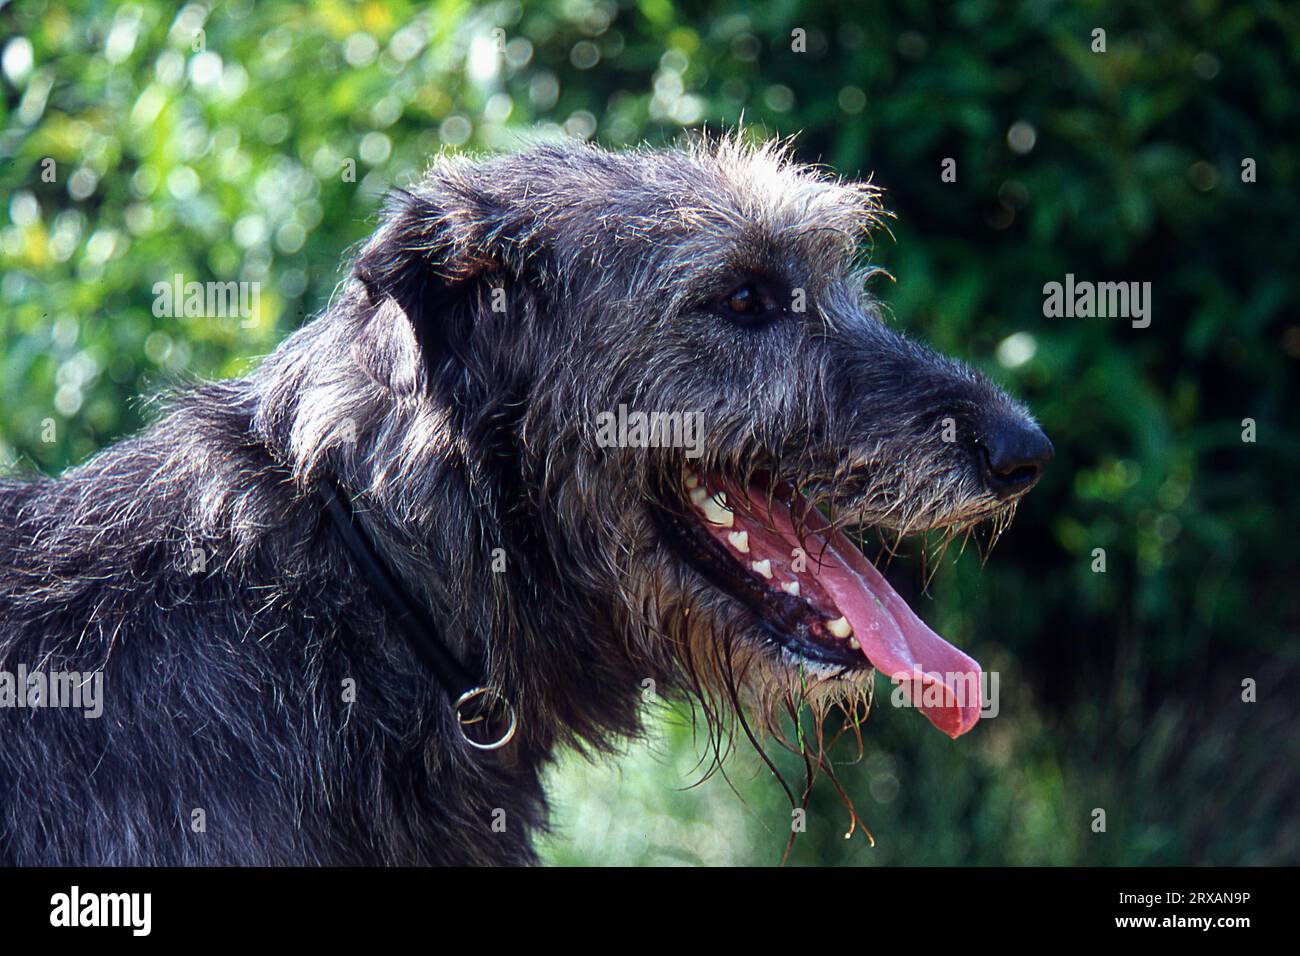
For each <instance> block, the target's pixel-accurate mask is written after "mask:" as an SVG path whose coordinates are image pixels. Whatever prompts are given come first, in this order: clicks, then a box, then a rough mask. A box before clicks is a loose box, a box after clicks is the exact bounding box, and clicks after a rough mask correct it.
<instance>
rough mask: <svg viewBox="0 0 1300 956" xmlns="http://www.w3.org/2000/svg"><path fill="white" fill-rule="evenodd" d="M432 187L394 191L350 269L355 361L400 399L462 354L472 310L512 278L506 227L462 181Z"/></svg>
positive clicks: (416, 390)
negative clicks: (359, 303)
mask: <svg viewBox="0 0 1300 956" xmlns="http://www.w3.org/2000/svg"><path fill="white" fill-rule="evenodd" d="M458 171H463V170H458ZM438 187H440V188H433V189H430V191H429V192H427V193H412V192H407V191H404V190H396V191H394V192H393V193H392V194H391V195H390V197H389V201H388V209H387V212H386V214H385V216H384V222H383V225H382V226H381V227H380V228H379V229H378V230H377V231H376V233H375V235H374V236H372V237H371V239H370V241H369V242H368V243H367V244H366V246H365V248H364V249H363V250H362V252H361V254H360V256H359V257H358V259H357V261H356V264H355V266H354V267H353V277H354V278H355V279H356V280H357V281H358V282H359V283H360V284H361V285H362V286H363V287H364V290H365V292H364V294H365V298H366V300H367V301H366V304H365V305H364V306H363V310H364V313H365V314H364V315H363V323H364V324H363V326H362V328H361V329H360V330H359V332H358V334H357V337H356V340H355V344H354V349H353V352H354V355H355V356H356V358H357V360H358V362H360V363H361V365H362V367H363V368H365V369H366V371H367V373H368V374H370V376H371V377H372V378H373V379H374V380H375V381H377V382H379V383H380V384H382V385H384V386H385V387H387V388H389V389H391V390H392V391H394V392H396V393H398V394H400V395H411V394H415V393H416V392H418V391H420V390H422V389H424V388H425V387H427V383H428V375H429V370H430V368H432V367H434V366H435V365H436V363H437V362H438V360H439V359H441V358H444V357H449V356H453V355H457V354H461V353H462V350H463V348H464V345H465V343H466V342H467V341H468V340H469V336H470V334H471V332H472V328H473V315H474V309H475V307H476V306H481V305H482V304H483V303H484V302H485V301H490V300H491V299H492V293H493V289H494V288H499V287H500V286H501V285H502V284H503V283H504V282H505V281H506V280H507V277H508V276H509V275H511V274H513V273H514V272H515V271H516V270H515V269H513V268H511V265H510V263H509V262H508V261H507V259H510V260H514V261H515V262H516V263H517V262H518V261H519V260H518V257H516V256H513V255H509V253H508V252H507V251H506V250H507V249H509V248H510V246H511V243H510V241H509V239H508V237H507V230H506V229H505V228H504V226H505V223H503V222H500V221H497V222H493V221H492V216H491V215H490V214H488V213H487V210H486V208H485V207H490V205H491V204H488V203H486V201H485V200H484V199H483V197H481V196H476V195H474V194H473V193H472V191H471V190H470V189H469V188H468V186H467V184H466V182H465V180H464V179H463V178H462V179H458V180H456V187H457V188H450V183H449V182H448V181H447V180H443V181H441V182H440V183H439V184H438ZM495 211H496V212H498V213H500V212H501V210H500V209H499V208H497V209H496V210H495Z"/></svg>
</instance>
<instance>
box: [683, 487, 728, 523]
mask: <svg viewBox="0 0 1300 956" xmlns="http://www.w3.org/2000/svg"><path fill="white" fill-rule="evenodd" d="M692 494H694V492H692ZM701 508H702V509H703V511H704V517H705V518H706V519H708V521H709V523H710V524H716V525H721V526H722V527H724V528H730V527H731V526H732V525H733V524H735V523H736V516H735V515H733V514H732V513H731V511H730V510H728V508H727V496H726V495H724V494H723V493H722V492H721V491H719V492H718V493H717V494H716V495H714V496H713V497H712V498H710V499H709V500H708V501H706V502H704V504H703V505H701Z"/></svg>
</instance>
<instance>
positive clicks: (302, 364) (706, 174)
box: [0, 141, 1051, 864]
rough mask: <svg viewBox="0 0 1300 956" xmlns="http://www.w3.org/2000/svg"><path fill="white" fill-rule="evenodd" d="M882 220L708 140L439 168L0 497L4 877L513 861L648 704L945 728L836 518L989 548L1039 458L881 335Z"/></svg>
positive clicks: (939, 701) (901, 611)
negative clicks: (548, 800)
mask: <svg viewBox="0 0 1300 956" xmlns="http://www.w3.org/2000/svg"><path fill="white" fill-rule="evenodd" d="M880 214H881V213H880V208H879V206H878V203H877V197H876V194H875V192H874V190H873V189H871V188H870V187H867V186H862V185H846V184H843V183H840V182H837V181H835V180H833V179H832V178H830V177H828V176H827V175H825V174H824V173H822V172H820V171H817V170H814V169H812V168H809V167H804V166H800V165H797V164H795V163H793V162H792V161H791V160H790V159H789V157H788V156H787V155H786V154H785V153H784V152H783V151H782V150H780V149H777V148H774V147H761V148H748V147H745V146H742V145H740V144H739V143H738V142H736V141H725V142H723V143H721V144H713V145H700V146H696V147H694V148H691V149H686V150H666V151H649V150H644V151H636V152H627V153H609V152H604V151H601V150H599V149H596V148H592V147H588V146H577V145H575V146H564V147H546V148H539V149H535V150H533V151H530V152H526V153H523V154H520V155H515V156H509V157H504V158H494V159H488V160H484V161H471V160H469V159H463V158H445V159H440V160H438V161H437V162H436V163H435V164H434V165H433V167H432V168H431V170H430V172H429V173H428V174H427V176H426V177H425V178H424V179H423V180H422V182H421V183H420V184H419V185H418V186H417V187H416V188H414V189H412V190H410V191H406V192H399V193H398V194H397V195H396V196H395V197H394V198H393V200H392V202H391V206H390V208H389V210H388V212H387V214H386V215H385V218H384V220H383V223H382V225H381V226H380V228H379V229H378V231H377V232H376V233H375V235H374V236H373V237H372V238H371V239H370V240H369V242H368V243H367V244H366V245H365V246H364V248H363V249H362V250H361V252H360V254H359V256H358V257H357V259H356V261H355V263H354V265H353V267H352V270H351V273H350V278H349V279H348V281H347V282H346V283H345V284H344V285H343V286H342V287H341V288H340V291H339V293H338V294H337V296H336V301H335V302H334V303H333V304H332V305H331V307H330V308H329V309H328V310H327V311H326V313H325V314H324V315H322V316H320V317H319V318H317V319H315V320H314V321H312V322H310V323H308V324H307V325H306V326H304V327H303V328H302V329H300V330H298V331H297V332H295V333H294V334H293V335H292V336H290V337H289V338H288V339H287V340H286V341H285V342H284V343H283V344H282V345H281V346H280V347H279V348H278V349H277V350H276V351H275V352H274V353H273V354H272V355H270V356H269V357H268V358H267V359H266V360H265V361H264V362H263V363H262V364H261V366H260V367H259V368H258V369H257V370H256V371H255V372H253V373H252V374H251V375H249V376H247V377H246V378H241V379H235V380H232V381H222V382H216V383H213V384H210V385H206V386H203V387H199V388H196V389H193V390H190V391H187V392H185V393H184V394H181V395H178V396H176V397H175V398H174V399H173V400H172V402H171V404H170V406H169V408H168V410H167V411H166V413H165V414H164V415H163V416H162V417H161V419H160V420H159V421H158V422H157V423H156V424H155V425H153V426H152V427H151V428H149V429H148V430H147V431H145V432H144V433H143V434H141V435H139V436H138V437H135V438H131V439H128V440H126V441H123V442H121V443H120V444H117V445H115V446H113V447H110V448H108V449H106V450H105V451H103V452H101V453H100V454H99V455H97V456H96V457H94V458H93V459H91V460H90V461H89V462H87V463H85V464H83V465H81V466H79V467H77V468H74V469H72V470H70V471H69V472H68V473H66V474H65V475H63V476H62V477H61V478H59V479H57V480H54V479H22V480H18V479H7V480H5V481H3V483H0V670H2V671H3V672H4V675H8V678H9V679H8V681H5V680H0V737H2V738H3V740H4V746H3V747H0V862H2V863H5V864H268V863H269V864H427V863H460V864H464V863H527V862H532V861H533V860H534V859H535V855H534V851H533V849H532V846H531V837H532V835H534V834H535V833H536V832H537V831H538V830H539V828H542V827H544V826H545V813H546V807H545V800H544V797H543V793H542V788H541V786H540V783H539V775H540V774H541V772H542V770H543V769H544V767H545V766H546V764H547V763H548V762H549V761H550V760H551V759H552V758H553V757H554V755H555V754H556V752H557V750H558V749H559V748H562V747H566V746H583V747H587V748H596V749H601V748H604V747H607V746H609V745H610V744H611V743H613V742H615V741H617V740H618V739H619V738H620V737H623V736H624V735H629V734H634V733H636V732H637V729H638V714H639V711H640V709H641V707H642V704H643V701H644V699H645V696H646V688H648V687H653V688H655V690H656V691H657V692H658V693H659V694H662V695H665V696H667V697H669V698H674V697H678V696H683V697H686V696H689V697H691V698H693V699H694V700H695V701H696V704H697V706H698V707H699V708H700V712H701V713H703V714H704V716H705V717H706V719H707V722H708V726H709V727H710V728H711V730H712V731H713V733H714V736H715V742H716V743H717V744H718V745H719V750H720V751H721V750H725V749H726V747H725V743H726V742H727V741H729V740H730V738H731V735H732V734H734V733H736V728H737V727H739V728H740V729H741V730H742V731H743V732H744V733H745V734H749V735H750V736H751V737H752V739H754V740H755V741H756V742H757V741H758V739H759V738H760V737H761V736H762V735H763V733H764V731H765V729H766V730H769V731H774V732H776V733H777V734H778V735H779V734H780V733H781V731H780V726H781V725H780V720H779V719H778V718H779V717H780V715H781V713H782V712H783V710H788V709H790V708H791V707H798V706H801V705H803V704H811V705H812V706H813V707H814V708H817V709H818V713H819V714H820V713H821V712H822V711H823V710H825V709H826V708H828V707H831V706H834V705H837V704H838V705H841V706H843V707H845V709H846V711H847V712H848V713H850V715H857V714H858V713H859V706H858V705H861V704H862V703H864V702H866V701H867V700H868V699H869V688H870V682H869V678H870V676H871V675H872V673H873V666H874V667H875V668H877V669H880V670H882V671H884V672H885V673H886V674H887V675H889V676H892V677H894V678H895V679H896V680H899V681H904V682H910V684H909V685H908V693H909V694H911V695H913V697H912V699H913V700H914V701H915V703H916V706H917V707H918V709H919V710H920V711H921V712H922V713H923V714H924V715H925V716H926V717H928V718H929V719H930V720H931V721H932V722H933V723H934V724H935V725H936V726H937V727H938V728H939V729H940V730H942V731H944V732H946V733H949V734H951V735H953V736H956V735H957V734H960V733H963V732H964V731H966V730H968V729H969V728H970V726H971V724H973V723H974V721H975V719H976V718H977V717H978V709H979V704H980V702H979V699H978V696H976V697H975V698H974V699H972V698H971V697H970V696H969V695H968V694H967V693H965V692H966V691H967V690H968V688H967V687H966V686H965V685H964V684H963V681H965V680H966V679H970V678H978V675H979V670H978V665H976V664H975V663H974V661H972V660H971V659H970V658H968V657H966V656H965V655H964V654H962V653H961V652H960V651H957V650H956V649H955V648H953V647H951V645H948V644H947V643H946V642H944V641H943V640H942V639H941V638H939V637H938V635H935V634H934V633H933V632H932V631H930V630H929V629H928V628H926V627H925V625H924V624H922V623H921V622H920V621H919V619H917V618H916V616H915V615H914V614H912V612H911V611H910V610H909V609H908V608H907V606H906V604H904V603H903V601H902V599H901V598H899V597H898V595H897V594H896V593H894V592H893V590H892V589H890V587H889V585H888V584H886V583H885V582H884V579H883V578H882V577H881V576H880V575H879V573H878V572H876V571H875V569H874V568H873V567H872V566H871V564H870V563H869V562H868V561H867V560H866V559H865V558H864V557H863V556H862V554H861V553H860V552H859V551H858V549H857V548H856V547H854V546H853V545H852V544H851V543H850V542H849V539H848V538H847V536H846V535H845V533H844V529H846V528H849V527H863V528H875V529H885V530H887V531H889V532H892V533H897V534H899V535H903V534H908V533H912V532H917V531H921V530H925V529H934V528H940V529H945V530H946V531H948V532H955V531H960V530H964V529H967V528H969V527H971V526H972V525H973V524H975V523H977V522H980V521H984V520H986V519H991V520H993V521H995V522H997V521H1000V520H1002V519H1004V518H1005V517H1006V516H1007V514H1008V513H1009V511H1010V509H1011V508H1012V507H1013V506H1014V503H1015V501H1016V500H1017V498H1018V496H1019V495H1020V494H1022V493H1023V492H1024V491H1025V490H1027V489H1028V488H1029V487H1030V486H1031V485H1032V484H1033V483H1034V481H1035V480H1036V478H1037V475H1038V473H1039V470H1040V468H1041V466H1042V465H1043V464H1044V463H1045V461H1046V460H1047V458H1048V457H1049V456H1050V453H1051V446H1050V444H1049V443H1048V442H1047V440H1046V438H1045V437H1044V436H1043V434H1042V432H1041V431H1039V429H1038V428H1037V426H1035V425H1034V424H1033V422H1032V420H1031V419H1030V418H1029V416H1028V415H1027V414H1026V412H1025V411H1024V410H1023V409H1022V408H1021V407H1020V406H1018V405H1017V404H1016V403H1015V402H1013V401H1012V400H1011V399H1009V398H1008V397H1007V396H1006V395H1005V394H1004V393H1003V392H1001V391H1000V390H998V389H997V388H996V387H994V386H993V385H992V384H990V383H989V382H988V381H986V380H985V379H983V378H982V377H980V376H979V375H978V374H976V373H974V372H973V371H971V370H970V369H968V368H966V367H965V366H963V365H961V364H959V363H957V362H955V361H953V360H951V359H948V358H944V357H941V356H939V355H936V354H935V353H934V352H932V351H930V350H928V349H926V348H924V347H922V346H920V345H917V344H915V343H913V342H911V341H908V340H907V339H905V338H903V337H902V336H900V335H899V334H897V333H896V332H894V331H892V330H891V329H890V328H889V327H888V325H887V324H886V323H885V322H884V321H882V319H881V318H880V316H879V310H878V307H877V306H876V305H875V304H874V303H873V302H872V301H871V300H870V299H869V298H868V297H867V296H866V294H865V292H864V289H863V282H864V279H865V277H866V273H867V271H868V270H866V269H865V268H864V267H863V266H861V265H860V263H859V261H858V258H857V250H858V247H859V245H860V240H861V238H862V234H863V232H864V230H866V229H869V228H870V227H871V226H872V225H873V223H875V222H876V221H877V219H878V217H879V216H880ZM615 422H616V423H617V425H616V427H611V423H615ZM688 425H689V426H691V427H690V428H688V427H686V426H688ZM331 499H332V500H334V501H335V502H336V503H341V506H342V509H341V511H340V509H339V508H338V507H332V506H330V505H328V504H327V503H326V502H327V501H329V500H331ZM341 513H342V514H345V515H348V516H350V517H344V518H340V517H339V514H341ZM349 521H351V522H352V524H349ZM349 527H351V528H352V529H353V530H354V532H355V534H354V535H353V537H354V538H359V539H360V540H361V541H362V542H363V544H364V545H365V546H367V547H368V548H369V549H370V553H371V555H372V556H373V557H374V563H375V564H376V565H378V567H379V570H378V571H376V570H375V568H373V567H371V566H370V565H369V564H368V563H367V559H366V558H365V554H364V553H363V552H362V551H359V550H358V547H357V546H356V545H355V543H354V542H353V541H351V540H350V539H349V532H348V528H349ZM386 580H387V581H388V582H389V583H393V584H395V588H396V591H397V592H400V593H398V594H396V595H395V594H394V593H392V592H390V591H388V590H386V589H385V588H386V584H385V581H386ZM412 609H414V610H412ZM413 622H416V624H418V626H415V624H413ZM421 640H427V641H428V642H429V643H430V644H432V645H433V646H434V647H435V648H443V649H445V652H446V655H448V656H450V657H453V658H454V660H453V661H452V663H451V664H447V663H446V659H445V658H444V659H443V662H442V663H441V664H440V663H439V662H438V660H437V659H434V660H433V661H432V663H431V662H430V657H429V655H428V653H427V648H424V649H422V648H421V647H420V646H419V643H420V641H421ZM457 667H459V668H460V669H461V670H463V671H464V672H467V673H468V674H470V675H473V677H474V678H475V681H476V682H478V683H481V684H482V685H483V686H485V687H490V688H492V694H491V695H486V696H485V697H484V701H493V700H494V701H497V703H496V705H495V706H493V707H485V708H484V710H483V711H482V712H481V713H477V717H478V718H480V724H481V726H478V727H474V726H473V720H474V718H473V717H471V718H470V723H469V724H468V725H467V724H463V723H462V720H464V719H465V718H466V714H465V713H461V715H460V718H458V716H457V711H456V710H455V709H454V707H453V700H452V699H450V698H449V693H448V692H447V690H445V689H444V686H443V685H444V684H447V685H449V686H450V689H451V690H453V691H454V690H455V679H454V676H453V678H452V679H450V680H449V679H448V677H447V673H446V671H447V669H448V668H450V669H451V670H452V671H453V675H454V672H455V671H456V669H457ZM431 671H433V673H431ZM69 674H71V675H73V677H72V681H73V684H72V685H69V684H68V676H67V675H69ZM18 675H25V676H23V677H21V678H20V677H19V676H18ZM60 680H62V681H63V683H62V684H60V683H59V682H60ZM92 680H94V681H102V684H101V685H98V686H101V687H102V699H101V700H99V701H98V702H97V703H96V708H98V709H100V711H101V712H100V713H99V715H98V716H95V715H94V714H93V713H91V711H90V710H89V709H88V708H84V707H83V708H81V709H78V708H76V707H72V706H54V705H55V704H59V703H64V704H66V703H68V701H66V700H61V699H58V698H60V695H62V696H66V695H67V694H68V693H72V692H74V691H77V690H80V689H85V688H87V687H90V686H95V685H92V683H91V682H92ZM648 682H653V683H648ZM6 688H8V693H7V694H6ZM33 688H36V689H35V690H34V689H33ZM469 713H471V714H475V713H476V712H474V711H472V710H470V711H469ZM511 713H513V715H515V716H516V717H517V730H516V731H515V732H514V734H513V736H512V737H511V739H509V740H508V741H507V742H505V743H504V745H503V746H501V747H499V748H498V749H494V750H485V749H480V748H481V746H482V744H483V743H484V742H485V741H486V740H487V739H489V738H492V739H498V740H499V739H500V738H503V737H505V736H507V730H508V728H507V730H503V729H501V728H502V727H503V726H504V725H505V724H506V722H507V720H508V718H509V716H510V715H511ZM476 734H477V735H479V736H478V738H477V739H476V737H475V735H476ZM484 735H486V736H484ZM475 743H477V744H479V746H475V745H474V744H475Z"/></svg>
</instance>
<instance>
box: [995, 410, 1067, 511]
mask: <svg viewBox="0 0 1300 956" xmlns="http://www.w3.org/2000/svg"><path fill="white" fill-rule="evenodd" d="M978 444H979V455H980V462H981V464H982V465H983V467H984V480H985V481H986V482H987V483H988V486H989V489H990V490H991V491H992V492H993V493H994V494H995V495H997V496H998V497H999V498H1010V497H1011V496H1012V495H1016V494H1021V493H1022V492H1026V491H1028V490H1029V489H1030V488H1032V487H1033V486H1034V483H1035V482H1037V481H1038V478H1039V476H1040V475H1042V473H1043V469H1044V468H1045V467H1046V466H1047V463H1048V462H1049V461H1051V460H1052V455H1053V454H1055V452H1056V450H1055V449H1054V448H1053V447H1052V443H1051V442H1050V441H1048V439H1047V436H1046V435H1044V434H1043V430H1042V429H1041V428H1039V427H1038V426H1037V425H1035V424H1034V423H1033V422H1027V421H1024V420H1022V419H1014V418H1002V419H999V420H997V421H995V422H992V423H990V425H989V426H988V427H987V428H986V429H985V431H984V435H983V437H981V438H980V440H979V443H978Z"/></svg>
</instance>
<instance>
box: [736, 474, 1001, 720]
mask: <svg viewBox="0 0 1300 956" xmlns="http://www.w3.org/2000/svg"><path fill="white" fill-rule="evenodd" d="M750 501H751V503H752V506H753V508H754V510H755V513H756V514H760V515H761V514H764V513H765V512H766V511H767V501H766V500H765V496H761V495H759V494H756V493H755V492H753V491H751V492H750ZM796 507H798V505H796ZM802 510H803V523H804V527H805V529H806V531H808V532H809V534H808V535H807V537H806V542H807V553H808V572H807V573H810V574H815V575H816V577H817V580H818V582H819V583H820V584H821V585H822V587H823V588H825V589H826V592H827V594H829V595H830V597H831V599H832V600H833V601H834V602H835V604H836V605H837V606H838V607H839V609H840V611H841V613H843V615H844V616H845V617H846V618H848V621H849V624H850V625H852V627H853V636H854V637H856V638H857V640H858V643H859V644H860V645H861V647H862V653H863V654H865V655H866V657H867V659H868V660H869V661H871V664H872V666H873V667H875V668H876V670H878V671H881V672H882V673H884V674H885V675H886V676H887V677H889V678H890V679H891V680H893V681H894V683H895V684H897V685H899V686H901V687H902V688H903V690H904V693H906V695H907V697H908V699H909V700H910V701H911V702H912V704H913V705H914V706H916V707H917V708H918V709H919V710H920V711H921V712H922V713H923V714H925V716H926V717H927V718H929V720H930V723H932V724H934V725H935V726H936V727H938V728H939V729H940V730H942V731H943V732H944V733H945V734H947V735H948V736H949V737H953V738H957V737H960V736H961V735H962V734H964V733H966V731H968V730H970V729H971V728H972V727H974V726H975V722H976V721H978V720H979V718H980V709H981V707H982V706H983V704H982V699H981V693H982V688H981V681H980V676H981V675H980V666H979V664H978V663H976V661H974V660H973V659H972V658H970V657H968V656H967V655H965V654H963V653H962V652H961V651H959V650H958V649H957V648H955V647H953V646H952V645H951V644H949V643H948V642H947V641H945V640H944V639H943V638H942V637H940V636H939V635H938V634H936V633H935V632H934V631H932V630H930V628H928V627H926V625H925V622H924V621H922V620H921V619H920V618H919V617H917V616H916V614H915V613H914V612H913V611H912V609H911V608H910V607H908V606H907V602H906V601H904V600H903V599H902V598H901V597H900V596H899V594H898V592H897V591H895V590H894V589H893V588H892V587H890V586H889V582H888V581H886V580H885V578H884V576H883V575H881V573H880V572H879V571H877V570H876V569H875V567H874V566H873V565H872V564H871V562H870V561H868V560H867V558H866V556H865V555H864V554H863V553H862V552H861V551H859V550H858V549H857V548H856V547H855V546H854V545H853V542H851V541H849V540H848V539H847V538H846V537H845V536H844V535H843V534H842V533H840V532H831V533H829V534H827V533H826V532H827V531H828V529H829V527H830V524H829V522H827V521H826V519H825V518H824V517H822V515H821V512H819V511H817V510H816V509H814V508H806V509H802ZM772 512H773V513H772V521H773V522H774V523H775V525H776V530H777V531H779V532H780V533H781V535H782V536H783V537H784V538H786V540H787V541H789V542H797V541H798V540H799V537H798V535H797V534H796V532H795V530H794V526H793V521H792V518H791V515H790V511H789V509H788V508H787V507H785V506H784V505H782V504H780V503H775V504H774V506H773V509H772ZM822 545H825V547H824V548H823V547H822ZM819 549H820V552H819Z"/></svg>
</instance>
